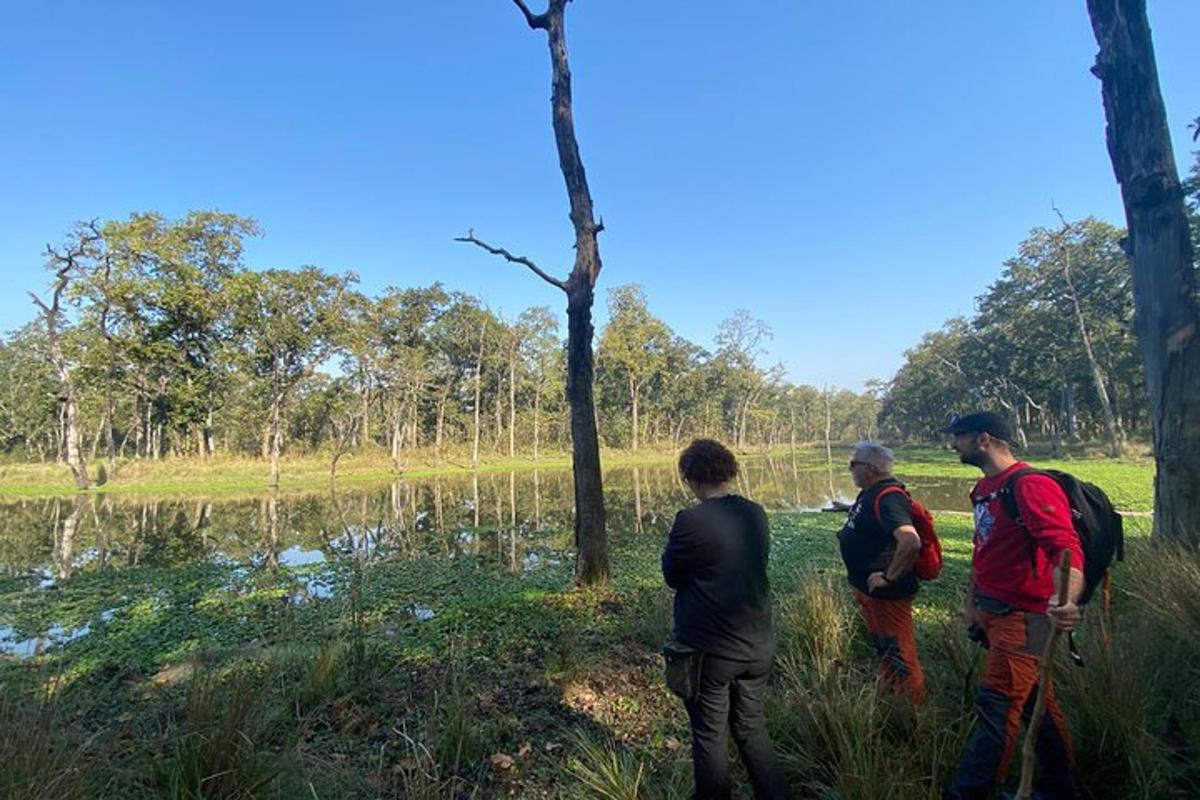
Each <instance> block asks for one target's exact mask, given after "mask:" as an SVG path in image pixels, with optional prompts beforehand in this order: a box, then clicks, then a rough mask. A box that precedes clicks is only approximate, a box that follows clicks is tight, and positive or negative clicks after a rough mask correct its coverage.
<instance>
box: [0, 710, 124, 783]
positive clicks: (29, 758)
mask: <svg viewBox="0 0 1200 800" xmlns="http://www.w3.org/2000/svg"><path fill="white" fill-rule="evenodd" d="M102 734H103V731H99V732H97V733H93V734H92V735H90V736H88V735H85V734H84V733H83V732H82V731H80V730H79V729H78V728H77V727H76V726H75V725H73V724H72V723H70V721H68V720H67V719H65V718H64V715H63V714H62V713H61V710H60V709H59V706H58V701H57V700H56V699H55V698H54V697H53V696H52V695H46V694H42V695H41V696H39V697H32V698H31V697H19V696H18V695H16V694H15V693H11V692H8V691H4V692H0V797H3V798H6V799H7V800H59V799H60V798H63V799H64V800H70V799H71V798H84V797H91V796H94V792H95V791H96V787H94V786H91V785H90V779H91V778H92V777H94V775H92V774H91V773H92V769H91V766H90V763H88V762H89V761H90V760H91V759H94V758H96V757H97V755H98V752H97V751H98V749H99V748H98V747H97V746H96V743H97V741H98V739H99V738H100V737H101V735H102Z"/></svg>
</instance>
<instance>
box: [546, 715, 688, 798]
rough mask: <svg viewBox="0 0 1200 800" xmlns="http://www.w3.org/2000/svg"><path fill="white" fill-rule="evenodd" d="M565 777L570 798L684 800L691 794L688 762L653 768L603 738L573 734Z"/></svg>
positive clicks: (616, 744)
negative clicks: (569, 790)
mask: <svg viewBox="0 0 1200 800" xmlns="http://www.w3.org/2000/svg"><path fill="white" fill-rule="evenodd" d="M572 739H573V742H572V744H573V746H574V752H573V753H572V754H571V755H570V756H568V758H567V761H566V766H565V771H566V776H567V779H568V780H569V781H571V782H572V784H573V786H572V793H571V795H570V796H571V797H580V798H588V799H589V800H684V798H687V797H690V796H691V793H692V773H691V762H690V761H682V760H678V759H676V760H673V761H669V762H667V763H665V764H661V765H657V766H656V765H655V764H653V763H649V764H648V763H647V761H645V760H643V759H642V758H639V757H638V756H637V755H635V754H634V753H633V752H632V751H631V750H630V749H629V748H627V747H624V746H622V745H620V744H618V743H617V742H615V741H613V740H612V739H610V738H607V737H598V736H596V735H594V734H588V733H584V732H576V733H575V734H574V735H573V737H572Z"/></svg>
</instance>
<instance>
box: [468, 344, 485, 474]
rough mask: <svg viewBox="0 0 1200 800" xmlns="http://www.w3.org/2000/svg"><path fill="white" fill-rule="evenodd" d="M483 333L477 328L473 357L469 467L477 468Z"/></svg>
mask: <svg viewBox="0 0 1200 800" xmlns="http://www.w3.org/2000/svg"><path fill="white" fill-rule="evenodd" d="M483 331H484V327H483V326H482V325H481V326H480V328H479V353H478V355H477V356H476V357H475V440H474V443H473V444H472V446H471V467H472V468H474V467H478V466H479V403H480V401H481V399H482V398H481V394H482V391H483V384H482V379H483Z"/></svg>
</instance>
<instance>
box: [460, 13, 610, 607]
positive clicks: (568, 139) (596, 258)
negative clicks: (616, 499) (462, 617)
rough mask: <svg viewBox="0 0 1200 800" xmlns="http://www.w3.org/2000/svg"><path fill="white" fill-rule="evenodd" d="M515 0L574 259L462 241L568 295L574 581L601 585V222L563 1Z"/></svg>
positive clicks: (604, 540) (604, 568)
mask: <svg viewBox="0 0 1200 800" xmlns="http://www.w3.org/2000/svg"><path fill="white" fill-rule="evenodd" d="M514 2H515V3H516V5H517V7H518V8H520V10H521V13H522V14H524V16H525V21H526V22H527V23H528V24H529V27H530V28H533V29H534V30H544V31H546V39H547V43H548V44H549V47H550V64H551V70H552V80H551V98H550V105H551V121H552V124H553V127H554V142H555V146H556V148H557V150H558V163H559V168H560V170H561V171H562V175H563V182H564V183H565V184H566V188H567V199H568V200H569V201H570V205H571V214H570V216H571V225H572V227H573V228H574V229H575V265H574V267H573V268H572V269H571V274H570V275H569V276H568V277H567V279H566V280H565V281H563V280H559V279H557V278H554V277H551V276H550V275H549V274H547V273H546V272H545V271H543V270H542V269H541V268H540V267H538V266H536V265H535V264H534V263H533V262H532V261H530V260H529V259H527V258H517V257H515V256H513V255H512V254H511V253H509V252H508V251H506V250H503V249H501V248H494V247H491V246H490V245H486V244H484V243H482V242H480V241H479V240H477V239H475V238H474V234H471V233H469V234H468V235H467V237H465V238H463V239H461V241H465V242H472V243H474V244H476V245H478V246H480V247H483V248H484V249H486V250H488V251H489V252H491V253H493V254H495V255H501V256H504V257H505V258H506V259H508V260H509V261H512V262H514V263H519V264H522V265H524V266H526V267H528V268H529V269H530V270H531V271H532V272H534V273H535V274H536V275H538V277H540V278H542V279H543V280H545V281H546V282H547V283H550V284H552V285H554V286H557V287H558V288H559V289H562V290H563V291H564V292H565V293H566V295H567V400H568V403H569V405H570V410H571V413H570V426H571V439H572V443H571V446H572V458H571V466H572V472H573V475H574V479H575V545H576V549H577V551H578V556H577V558H576V561H575V580H576V582H578V583H580V584H584V585H588V584H597V583H604V582H606V581H607V580H608V532H607V529H606V527H605V513H604V492H603V488H602V477H601V474H600V440H599V430H598V429H599V425H598V424H597V422H596V407H595V401H594V398H593V393H592V389H593V380H594V371H595V365H594V362H593V355H592V336H593V334H594V330H593V328H592V303H593V301H594V295H595V287H596V280H597V278H598V277H599V276H600V270H601V266H602V265H601V261H600V247H599V244H598V242H597V238H596V237H597V234H599V233H600V231H601V230H603V229H604V225H603V223H602V222H601V223H597V222H596V219H595V213H594V210H593V207H592V195H591V191H590V190H589V189H588V183H587V175H586V173H585V171H584V168H583V159H582V158H580V155H579V144H578V142H577V141H576V138H575V122H574V119H573V114H572V109H571V70H570V67H569V66H568V64H567V42H566V36H565V34H564V29H563V28H564V26H563V16H564V12H565V9H566V4H567V0H549V5H548V8H547V9H546V11H545V13H543V14H534V13H533V12H531V11H530V10H529V7H528V6H527V5H526V4H525V0H514Z"/></svg>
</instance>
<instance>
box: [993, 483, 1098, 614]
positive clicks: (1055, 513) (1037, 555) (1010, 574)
mask: <svg viewBox="0 0 1200 800" xmlns="http://www.w3.org/2000/svg"><path fill="white" fill-rule="evenodd" d="M1019 469H1029V465H1028V464H1026V463H1024V462H1023V461H1018V462H1017V463H1015V464H1013V465H1012V466H1011V467H1009V468H1008V469H1006V470H1004V472H1001V473H1000V474H999V475H993V476H992V477H990V478H988V477H985V478H982V479H981V480H980V481H979V482H978V483H976V484H975V488H974V489H973V490H972V491H971V502H972V503H973V504H974V505H975V553H974V556H973V557H972V561H971V566H972V568H973V569H974V573H975V589H976V591H977V592H979V593H980V594H984V595H987V596H988V597H991V598H994V599H996V600H1000V601H1001V602H1004V603H1008V604H1009V605H1011V606H1014V607H1016V608H1019V609H1022V610H1024V611H1032V612H1035V613H1038V614H1043V613H1045V611H1046V607H1047V606H1048V605H1049V602H1050V596H1051V595H1052V594H1053V593H1054V567H1055V565H1057V564H1058V559H1059V557H1060V556H1059V553H1061V552H1062V551H1063V549H1064V548H1065V549H1067V550H1070V551H1071V566H1072V567H1074V568H1075V569H1078V570H1080V571H1082V570H1083V550H1082V548H1081V547H1080V544H1079V535H1078V534H1077V533H1075V526H1074V524H1073V523H1072V521H1071V506H1070V505H1069V504H1068V503H1067V496H1066V495H1065V494H1064V493H1063V490H1062V488H1061V487H1060V486H1059V485H1058V484H1057V483H1055V481H1054V479H1053V478H1050V477H1048V476H1046V475H1037V474H1034V475H1026V476H1024V477H1023V478H1020V479H1018V480H1017V483H1016V488H1015V491H1014V495H1015V498H1016V501H1017V511H1018V512H1020V515H1021V519H1022V520H1024V522H1025V525H1024V526H1021V525H1019V524H1017V521H1016V520H1015V519H1013V518H1012V517H1011V516H1009V514H1008V511H1006V510H1005V508H1004V501H1003V499H1001V497H1000V496H999V492H1000V489H1002V488H1003V487H1004V484H1005V483H1006V482H1007V481H1008V479H1009V477H1011V476H1012V474H1013V473H1014V472H1016V471H1017V470H1019Z"/></svg>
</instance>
